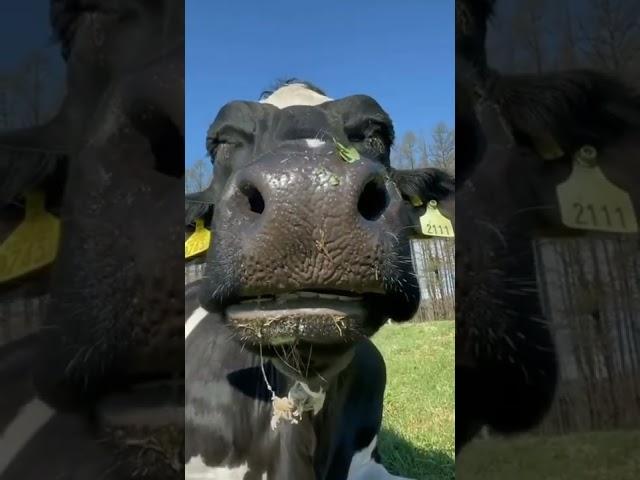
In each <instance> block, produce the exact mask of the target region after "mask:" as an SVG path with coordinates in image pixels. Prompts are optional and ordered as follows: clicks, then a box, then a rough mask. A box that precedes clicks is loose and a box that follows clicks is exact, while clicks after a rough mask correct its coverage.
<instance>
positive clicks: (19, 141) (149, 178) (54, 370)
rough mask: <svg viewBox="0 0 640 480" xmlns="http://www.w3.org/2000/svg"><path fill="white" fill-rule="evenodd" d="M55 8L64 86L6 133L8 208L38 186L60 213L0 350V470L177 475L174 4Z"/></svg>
mask: <svg viewBox="0 0 640 480" xmlns="http://www.w3.org/2000/svg"><path fill="white" fill-rule="evenodd" d="M50 11H51V24H52V28H53V31H54V34H55V37H56V39H57V40H58V41H59V43H60V46H61V50H62V55H63V58H64V60H65V61H66V88H65V91H66V96H65V98H64V100H63V102H62V104H61V106H60V109H59V111H58V112H57V113H56V114H55V115H54V116H53V118H52V119H51V120H50V121H48V122H47V123H45V124H42V125H38V126H36V127H33V128H28V129H21V130H15V131H8V132H2V133H1V134H0V187H1V192H0V202H1V203H0V208H1V209H2V211H3V212H8V211H9V210H10V209H13V211H14V214H12V215H14V217H13V218H15V212H19V211H20V209H23V208H24V201H23V198H24V195H25V194H26V193H29V192H31V191H39V192H42V193H43V194H44V195H45V203H46V207H47V209H48V210H49V211H50V212H52V213H55V214H56V215H57V216H58V217H59V220H60V225H61V236H60V241H59V245H58V253H57V257H56V259H55V261H54V263H53V264H52V265H50V266H48V267H46V268H45V269H43V270H40V271H38V272H34V273H33V274H34V275H36V277H39V278H45V284H46V292H47V293H48V295H49V301H48V308H47V313H46V317H45V318H44V320H43V324H42V325H41V328H40V330H39V331H37V332H34V333H33V334H32V335H30V336H28V337H26V338H24V339H23V340H21V341H20V342H17V343H15V344H11V345H8V346H4V347H3V348H2V350H1V351H0V381H1V382H2V387H1V388H2V392H3V394H2V397H3V398H2V406H3V407H5V408H3V411H2V417H0V432H1V434H2V435H1V437H0V438H1V440H0V452H1V453H0V478H1V479H3V480H5V479H7V480H8V479H31V478H78V479H89V478H91V479H93V478H104V479H114V480H115V479H125V478H132V477H134V476H135V477H141V478H154V479H156V478H182V471H183V462H182V457H181V455H182V450H183V446H184V444H183V425H184V423H183V420H184V415H183V410H184V397H183V378H184V356H183V355H184V344H183V343H182V339H181V338H180V336H181V332H182V328H183V316H184V299H183V292H184V285H183V283H182V272H183V263H182V262H183V259H182V256H181V248H182V245H181V244H182V242H183V232H182V221H183V212H182V204H183V201H184V190H183V185H184V138H183V137H184V107H183V102H184V93H183V84H184V4H183V2H174V1H171V0H166V1H165V0H161V1H158V2H151V3H149V2H146V1H143V0H134V1H130V2H112V1H106V0H105V1H102V0H97V1H92V2H78V1H74V0H51V3H50ZM7 215H8V214H7ZM2 218H10V217H9V216H7V217H5V216H3V217H2ZM6 392H10V394H8V395H7V394H6ZM43 458H46V461H43Z"/></svg>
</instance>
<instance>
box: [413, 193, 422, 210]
mask: <svg viewBox="0 0 640 480" xmlns="http://www.w3.org/2000/svg"><path fill="white" fill-rule="evenodd" d="M411 205H413V206H414V207H421V206H422V205H423V203H422V199H421V198H420V197H416V196H415V195H413V196H412V197H411Z"/></svg>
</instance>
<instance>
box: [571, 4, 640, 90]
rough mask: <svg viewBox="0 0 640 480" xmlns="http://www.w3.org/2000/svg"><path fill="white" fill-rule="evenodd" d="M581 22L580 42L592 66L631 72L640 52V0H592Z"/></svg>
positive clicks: (635, 66) (620, 72) (626, 72)
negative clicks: (637, 0) (635, 0)
mask: <svg viewBox="0 0 640 480" xmlns="http://www.w3.org/2000/svg"><path fill="white" fill-rule="evenodd" d="M588 2H589V14H588V15H586V16H585V18H584V20H583V21H581V22H580V25H579V31H580V46H581V51H582V53H583V54H584V56H585V59H586V60H587V62H588V63H589V65H590V66H591V67H594V68H599V69H603V70H605V71H609V72H612V73H614V74H618V75H622V76H627V77H628V76H629V75H630V73H631V72H632V71H633V72H637V70H638V69H639V68H638V58H637V57H638V54H640V2H630V1H628V0H588Z"/></svg>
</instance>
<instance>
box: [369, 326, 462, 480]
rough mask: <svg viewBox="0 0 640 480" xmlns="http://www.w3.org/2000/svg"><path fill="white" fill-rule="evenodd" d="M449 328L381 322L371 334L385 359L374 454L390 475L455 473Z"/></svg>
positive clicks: (433, 477) (431, 477) (429, 478)
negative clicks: (379, 428) (382, 400)
mask: <svg viewBox="0 0 640 480" xmlns="http://www.w3.org/2000/svg"><path fill="white" fill-rule="evenodd" d="M454 328H455V327H454V323H453V322H451V321H442V322H429V323H420V324H408V325H385V326H384V327H383V328H382V329H381V330H380V332H379V333H377V334H376V335H375V336H374V337H373V341H374V343H375V344H376V345H377V346H378V348H379V349H380V351H381V352H382V355H383V356H384V359H385V362H386V364H387V390H386V393H385V406H384V408H385V410H384V415H383V421H382V432H381V434H380V440H379V445H380V454H381V455H382V459H383V463H384V465H385V466H386V467H387V469H388V470H389V471H390V472H391V473H393V474H395V475H402V476H406V477H409V478H414V479H417V480H441V479H442V480H444V479H447V480H449V479H453V478H455V469H454V413H453V412H454Z"/></svg>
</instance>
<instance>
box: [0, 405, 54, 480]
mask: <svg viewBox="0 0 640 480" xmlns="http://www.w3.org/2000/svg"><path fill="white" fill-rule="evenodd" d="M54 413H55V412H54V411H53V410H52V409H51V408H50V407H49V406H48V405H47V404H45V403H43V402H42V401H41V400H40V399H38V398H34V399H33V400H31V401H30V402H29V403H27V404H26V405H24V406H23V407H22V409H21V410H20V411H19V412H18V414H17V415H16V418H14V419H13V420H12V421H11V423H10V424H9V425H8V426H7V428H5V430H4V431H3V432H2V435H1V436H0V476H1V475H2V474H3V473H4V471H5V470H6V469H7V467H8V466H9V465H10V464H11V462H12V461H13V459H14V458H15V456H16V455H17V454H18V453H20V450H22V449H23V448H24V446H25V445H26V444H27V443H28V442H29V440H31V439H32V438H33V437H34V435H35V434H36V433H38V431H39V430H40V429H41V428H42V427H44V426H45V425H46V423H47V422H48V421H49V420H50V419H51V417H53V414H54Z"/></svg>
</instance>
